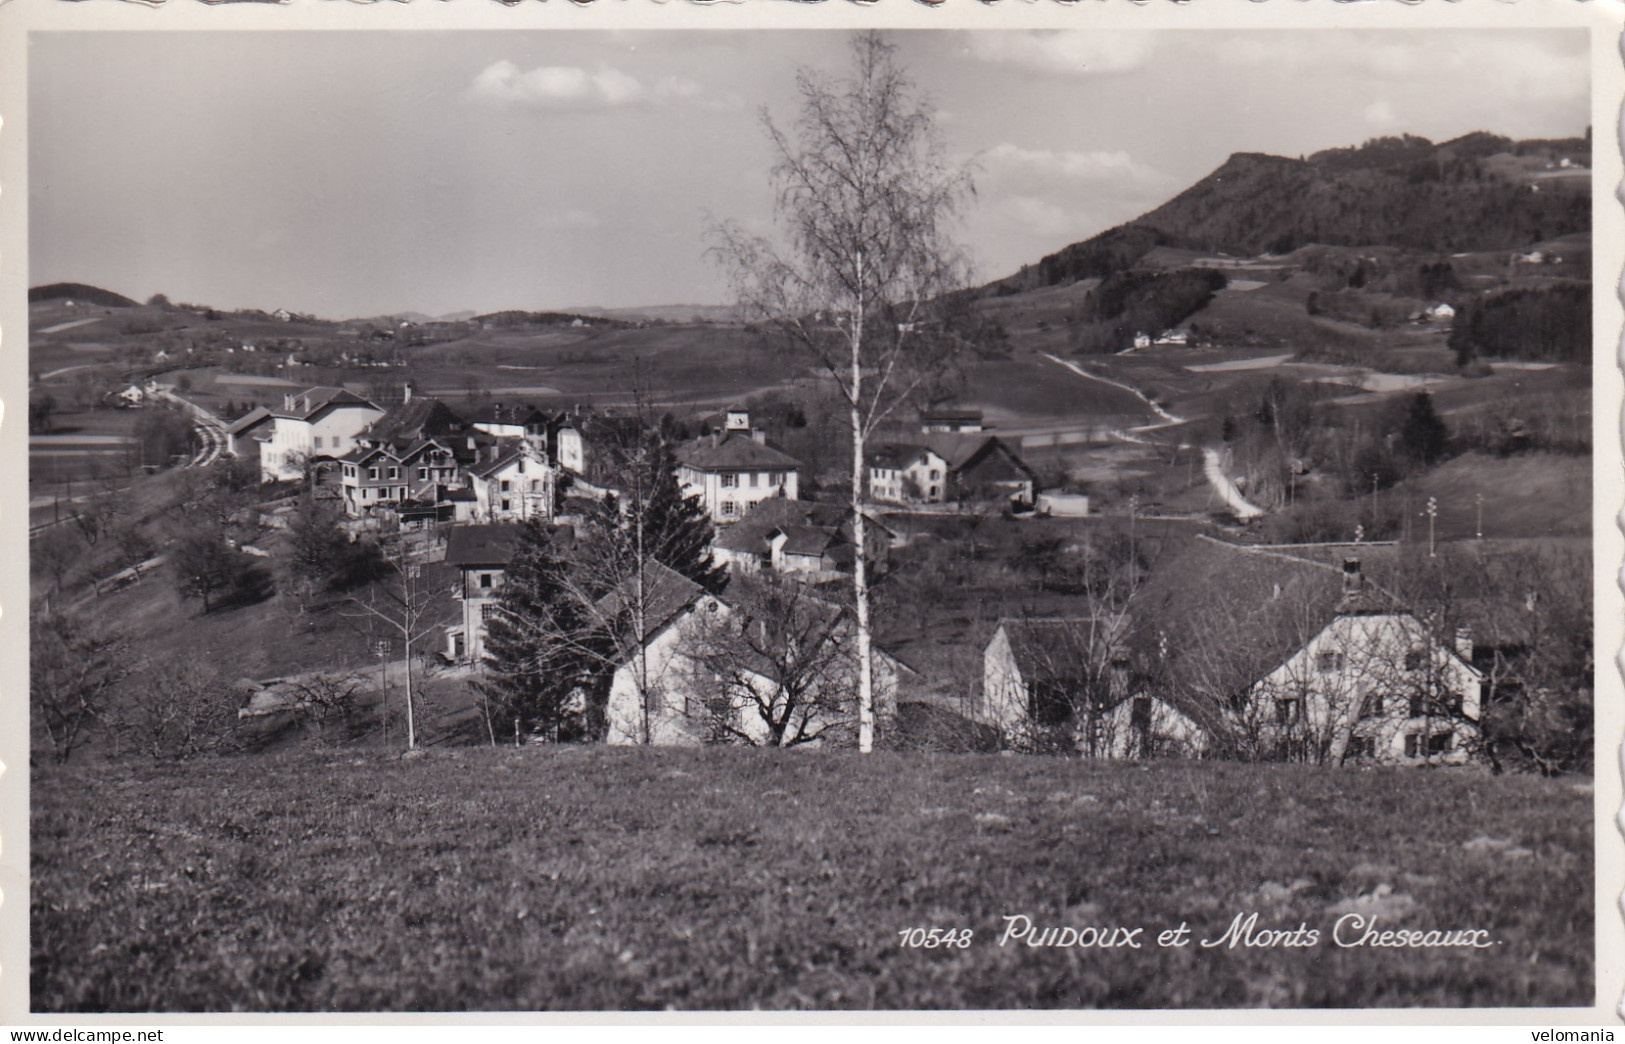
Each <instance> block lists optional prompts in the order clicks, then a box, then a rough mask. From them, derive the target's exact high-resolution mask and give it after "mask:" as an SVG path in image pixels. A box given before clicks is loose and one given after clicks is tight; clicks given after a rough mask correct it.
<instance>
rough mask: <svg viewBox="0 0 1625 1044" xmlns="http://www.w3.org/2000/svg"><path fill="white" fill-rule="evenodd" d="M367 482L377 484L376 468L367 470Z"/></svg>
mask: <svg viewBox="0 0 1625 1044" xmlns="http://www.w3.org/2000/svg"><path fill="white" fill-rule="evenodd" d="M367 481H369V482H377V481H378V469H377V468H368V469H367Z"/></svg>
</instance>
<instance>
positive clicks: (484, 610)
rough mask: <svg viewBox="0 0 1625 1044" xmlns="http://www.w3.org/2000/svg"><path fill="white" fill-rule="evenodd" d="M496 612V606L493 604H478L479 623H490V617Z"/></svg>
mask: <svg viewBox="0 0 1625 1044" xmlns="http://www.w3.org/2000/svg"><path fill="white" fill-rule="evenodd" d="M496 612H497V607H496V606H494V605H482V606H480V623H482V624H488V623H490V622H491V617H493V616H495V615H496Z"/></svg>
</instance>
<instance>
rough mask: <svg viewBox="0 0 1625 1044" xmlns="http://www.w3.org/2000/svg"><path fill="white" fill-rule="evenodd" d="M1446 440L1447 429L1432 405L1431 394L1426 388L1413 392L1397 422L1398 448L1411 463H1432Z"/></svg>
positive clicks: (1442, 450)
mask: <svg viewBox="0 0 1625 1044" xmlns="http://www.w3.org/2000/svg"><path fill="white" fill-rule="evenodd" d="M1449 442H1450V429H1449V428H1447V427H1445V423H1444V421H1443V420H1441V419H1440V418H1439V414H1438V413H1437V412H1436V411H1435V410H1434V409H1433V396H1431V395H1429V394H1428V393H1427V392H1425V391H1424V392H1417V393H1416V394H1415V395H1412V396H1411V397H1410V399H1409V400H1408V401H1407V402H1406V405H1405V414H1404V417H1403V419H1402V420H1401V422H1400V425H1399V452H1400V453H1401V454H1403V455H1404V456H1405V457H1406V458H1407V459H1409V460H1410V461H1412V462H1413V463H1416V464H1423V465H1428V464H1434V463H1437V462H1438V461H1439V460H1440V459H1441V458H1442V457H1443V456H1444V454H1445V450H1446V448H1447V447H1448V445H1449Z"/></svg>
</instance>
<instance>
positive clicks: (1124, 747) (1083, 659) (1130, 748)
mask: <svg viewBox="0 0 1625 1044" xmlns="http://www.w3.org/2000/svg"><path fill="white" fill-rule="evenodd" d="M1132 627H1133V622H1132V620H1131V618H1130V617H1129V616H1128V615H1127V614H1126V613H1101V614H1096V615H1082V616H1052V617H1021V618H1012V617H1007V618H1005V619H1003V620H1000V621H999V625H998V627H997V628H995V630H994V632H993V635H992V637H991V638H990V639H989V640H988V644H987V647H986V649H985V650H984V651H983V656H982V665H983V677H982V690H981V692H980V693H979V694H977V696H976V697H975V699H974V700H973V702H972V706H971V714H970V717H971V718H972V719H973V720H975V721H977V722H980V723H981V724H984V725H989V726H991V727H993V728H995V729H997V730H998V731H999V733H1000V735H1001V736H1002V737H1004V739H1005V741H1006V742H1008V743H1012V744H1014V745H1016V746H1018V747H1027V748H1045V747H1048V746H1053V745H1057V744H1059V745H1060V746H1062V747H1065V748H1067V749H1072V750H1076V751H1077V752H1078V753H1080V754H1083V755H1085V756H1088V757H1104V758H1138V757H1167V756H1195V755H1199V754H1201V753H1203V752H1204V751H1205V750H1206V749H1207V748H1208V744H1209V728H1210V727H1211V726H1212V724H1213V721H1212V715H1211V714H1210V713H1208V712H1205V711H1204V709H1203V708H1201V707H1200V706H1199V705H1198V704H1196V703H1195V702H1194V701H1190V700H1186V699H1183V698H1180V697H1178V696H1176V695H1172V694H1168V693H1158V692H1154V691H1152V690H1151V689H1150V688H1149V687H1148V686H1147V685H1146V684H1145V683H1144V679H1143V678H1142V677H1141V676H1140V672H1139V671H1138V670H1137V669H1136V665H1135V664H1134V662H1133V661H1134V650H1132V649H1131V641H1130V639H1131V635H1130V631H1131V628H1132Z"/></svg>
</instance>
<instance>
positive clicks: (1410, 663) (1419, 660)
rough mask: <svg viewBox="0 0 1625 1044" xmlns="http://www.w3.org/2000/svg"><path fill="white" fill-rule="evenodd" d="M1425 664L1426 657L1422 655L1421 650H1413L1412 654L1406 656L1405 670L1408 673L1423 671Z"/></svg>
mask: <svg viewBox="0 0 1625 1044" xmlns="http://www.w3.org/2000/svg"><path fill="white" fill-rule="evenodd" d="M1423 662H1424V656H1423V654H1422V650H1420V649H1412V650H1411V651H1410V652H1408V653H1406V654H1405V669H1406V670H1407V671H1419V670H1421V669H1422V664H1423Z"/></svg>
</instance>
